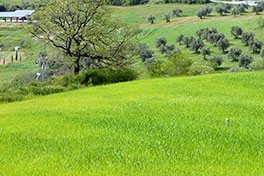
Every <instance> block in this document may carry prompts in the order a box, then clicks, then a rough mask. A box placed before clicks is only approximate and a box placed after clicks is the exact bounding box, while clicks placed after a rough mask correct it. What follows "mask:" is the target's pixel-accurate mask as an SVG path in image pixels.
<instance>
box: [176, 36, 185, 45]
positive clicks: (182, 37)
mask: <svg viewBox="0 0 264 176" xmlns="http://www.w3.org/2000/svg"><path fill="white" fill-rule="evenodd" d="M183 39H184V35H183V34H181V35H179V36H178V37H177V38H176V42H177V43H179V44H180V45H181V44H182V42H183Z"/></svg>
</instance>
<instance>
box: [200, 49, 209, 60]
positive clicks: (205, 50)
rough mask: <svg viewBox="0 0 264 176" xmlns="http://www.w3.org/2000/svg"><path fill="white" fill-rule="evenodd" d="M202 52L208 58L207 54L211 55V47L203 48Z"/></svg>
mask: <svg viewBox="0 0 264 176" xmlns="http://www.w3.org/2000/svg"><path fill="white" fill-rule="evenodd" d="M201 54H202V55H203V57H204V59H206V56H210V55H211V50H210V49H209V48H203V49H202V50H201Z"/></svg>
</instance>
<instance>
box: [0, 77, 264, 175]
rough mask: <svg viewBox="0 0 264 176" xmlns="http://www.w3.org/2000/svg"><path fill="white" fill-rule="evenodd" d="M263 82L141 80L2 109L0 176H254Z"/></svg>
mask: <svg viewBox="0 0 264 176" xmlns="http://www.w3.org/2000/svg"><path fill="white" fill-rule="evenodd" d="M263 79H264V72H252V73H236V74H221V75H210V76H200V77H187V78H163V79H150V80H140V81H135V82H129V83H122V84H113V85H107V86H100V87H92V88H86V89H82V90H78V91H73V92H68V93H64V94H57V95H52V96H46V97H41V98H36V99H32V100H29V101H24V102H17V103H12V104H2V105H1V111H0V153H1V155H0V175H262V174H263V172H264V169H263V167H262V166H263V144H264V143H263V137H264V136H263V134H264V130H263V124H264V121H263V114H264V109H263V107H264V102H263V98H264V91H263V86H264V83H263ZM226 118H229V119H230V126H229V128H227V127H226V126H225V119H226Z"/></svg>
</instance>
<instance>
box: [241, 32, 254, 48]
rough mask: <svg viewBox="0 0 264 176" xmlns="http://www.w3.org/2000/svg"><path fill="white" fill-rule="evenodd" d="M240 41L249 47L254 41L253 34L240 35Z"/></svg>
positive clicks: (244, 33)
mask: <svg viewBox="0 0 264 176" xmlns="http://www.w3.org/2000/svg"><path fill="white" fill-rule="evenodd" d="M241 41H242V42H243V43H244V44H245V45H246V46H250V44H251V43H252V42H253V41H254V33H253V32H243V33H242V35H241Z"/></svg>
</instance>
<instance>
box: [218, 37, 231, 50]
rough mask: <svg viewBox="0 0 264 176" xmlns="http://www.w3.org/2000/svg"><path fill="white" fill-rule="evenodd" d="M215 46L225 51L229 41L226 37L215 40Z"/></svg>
mask: <svg viewBox="0 0 264 176" xmlns="http://www.w3.org/2000/svg"><path fill="white" fill-rule="evenodd" d="M217 47H218V48H219V50H221V51H222V52H223V53H225V52H226V51H225V50H226V49H227V48H228V47H229V41H228V40H227V39H226V38H222V39H220V40H219V41H218V42H217Z"/></svg>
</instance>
